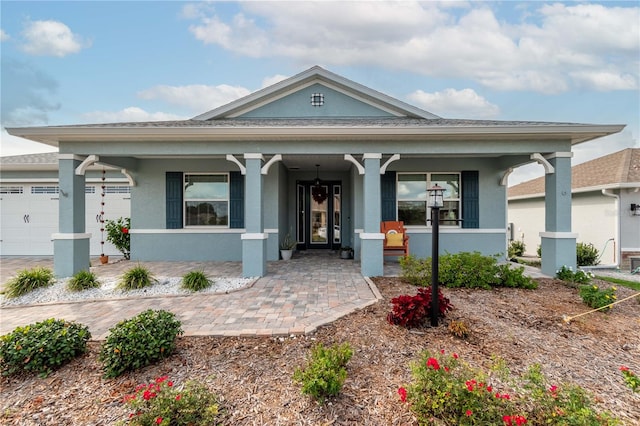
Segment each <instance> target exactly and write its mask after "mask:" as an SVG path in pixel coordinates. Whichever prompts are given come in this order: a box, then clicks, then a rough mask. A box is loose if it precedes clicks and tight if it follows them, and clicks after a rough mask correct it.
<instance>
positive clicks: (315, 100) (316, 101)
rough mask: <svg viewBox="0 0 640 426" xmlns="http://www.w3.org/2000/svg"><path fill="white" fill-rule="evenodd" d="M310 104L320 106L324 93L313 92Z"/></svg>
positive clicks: (322, 102)
mask: <svg viewBox="0 0 640 426" xmlns="http://www.w3.org/2000/svg"><path fill="white" fill-rule="evenodd" d="M311 105H312V106H314V107H321V106H322V105H324V95H323V94H322V93H314V94H312V95H311Z"/></svg>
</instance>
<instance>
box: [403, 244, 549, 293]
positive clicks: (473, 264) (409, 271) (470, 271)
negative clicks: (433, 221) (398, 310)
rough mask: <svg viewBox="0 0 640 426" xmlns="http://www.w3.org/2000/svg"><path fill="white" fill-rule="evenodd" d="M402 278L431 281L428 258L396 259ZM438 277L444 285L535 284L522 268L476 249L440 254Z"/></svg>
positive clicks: (413, 281) (423, 283)
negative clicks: (503, 262)
mask: <svg viewBox="0 0 640 426" xmlns="http://www.w3.org/2000/svg"><path fill="white" fill-rule="evenodd" d="M400 266H401V269H402V278H403V279H404V280H405V281H408V282H409V283H411V284H413V285H418V286H428V285H430V283H431V258H426V259H418V258H415V257H413V256H407V257H406V258H401V259H400ZM439 275H440V276H439V279H440V282H441V283H443V285H445V286H446V287H466V288H483V289H490V288H492V287H519V288H529V289H530V288H536V287H537V285H536V284H535V283H534V282H533V281H532V280H531V279H530V278H528V277H526V276H524V268H522V267H520V268H511V269H509V266H501V265H498V255H494V256H483V255H482V254H481V253H480V252H477V251H476V252H460V253H455V254H452V253H447V254H445V255H443V256H440V265H439Z"/></svg>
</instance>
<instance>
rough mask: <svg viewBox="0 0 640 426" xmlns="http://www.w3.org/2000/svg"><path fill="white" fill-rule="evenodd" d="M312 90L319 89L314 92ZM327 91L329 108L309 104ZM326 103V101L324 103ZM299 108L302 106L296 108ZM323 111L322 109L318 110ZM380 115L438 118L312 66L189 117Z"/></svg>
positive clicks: (352, 116) (198, 118)
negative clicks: (314, 96) (315, 94)
mask: <svg viewBox="0 0 640 426" xmlns="http://www.w3.org/2000/svg"><path fill="white" fill-rule="evenodd" d="M314 90H321V91H320V92H315V91H314ZM325 92H326V93H329V95H330V98H331V108H322V107H316V109H315V111H314V109H313V108H308V107H309V106H312V105H311V99H310V97H311V95H312V94H313V93H320V94H325ZM325 100H327V99H326V98H325ZM327 105H328V104H327ZM298 107H302V109H298ZM320 110H322V112H319V111H320ZM238 117H241V118H269V119H274V118H340V117H344V118H354V117H362V118H372V117H373V118H380V117H406V118H423V119H425V118H426V119H438V118H440V117H438V116H437V115H434V114H432V113H430V112H428V111H424V110H422V109H420V108H417V107H414V106H412V105H409V104H407V103H405V102H402V101H400V100H398V99H395V98H393V97H391V96H388V95H385V94H384V93H380V92H378V91H376V90H373V89H370V88H368V87H366V86H363V85H362V84H359V83H356V82H354V81H351V80H349V79H347V78H344V77H341V76H339V75H337V74H334V73H332V72H329V71H327V70H325V69H324V68H322V67H319V66H314V67H311V68H309V69H308V70H306V71H303V72H301V73H300V74H297V75H294V76H293V77H290V78H288V79H285V80H282V81H280V82H278V83H276V84H273V85H271V86H269V87H266V88H264V89H261V90H258V91H256V92H253V93H251V94H249V95H247V96H245V97H243V98H240V99H237V100H235V101H233V102H230V103H228V104H226V105H223V106H221V107H218V108H216V109H213V110H211V111H207V112H205V113H203V114H200V115H198V116H196V117H193V119H192V120H197V121H201V120H220V119H225V118H227V119H228V118H238Z"/></svg>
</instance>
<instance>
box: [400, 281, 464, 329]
mask: <svg viewBox="0 0 640 426" xmlns="http://www.w3.org/2000/svg"><path fill="white" fill-rule="evenodd" d="M391 304H392V305H393V308H392V311H391V312H389V315H387V321H389V323H391V324H394V325H401V326H403V327H418V326H421V325H423V323H424V321H425V320H426V319H427V318H428V317H429V316H430V313H431V287H420V288H419V289H418V294H416V295H415V296H408V295H402V296H398V297H395V298H393V299H391ZM451 309H453V305H452V304H451V302H450V301H449V299H448V298H446V297H444V295H443V294H442V291H440V289H438V318H444V317H445V315H446V313H447V312H448V311H450V310H451Z"/></svg>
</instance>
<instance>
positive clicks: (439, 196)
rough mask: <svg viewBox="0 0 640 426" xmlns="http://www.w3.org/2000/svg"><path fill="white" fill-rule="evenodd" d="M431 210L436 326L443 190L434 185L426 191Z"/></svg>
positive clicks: (435, 319)
mask: <svg viewBox="0 0 640 426" xmlns="http://www.w3.org/2000/svg"><path fill="white" fill-rule="evenodd" d="M427 191H428V192H429V207H430V208H431V227H432V232H431V315H430V316H431V326H432V327H437V326H438V312H439V308H438V274H439V271H438V263H439V256H438V254H439V253H438V252H439V251H440V247H439V240H440V207H442V206H444V188H442V187H440V186H438V184H435V185H434V186H432V187H431V188H429V189H427Z"/></svg>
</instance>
